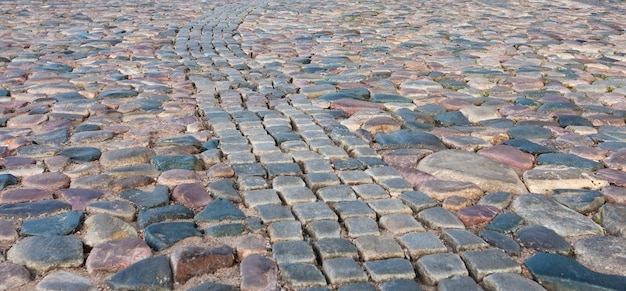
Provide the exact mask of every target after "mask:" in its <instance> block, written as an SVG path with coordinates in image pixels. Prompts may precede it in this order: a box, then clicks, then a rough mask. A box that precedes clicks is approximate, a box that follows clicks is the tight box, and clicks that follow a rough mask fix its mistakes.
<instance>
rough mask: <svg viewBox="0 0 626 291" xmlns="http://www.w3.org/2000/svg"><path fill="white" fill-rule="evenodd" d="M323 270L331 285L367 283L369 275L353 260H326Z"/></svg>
mask: <svg viewBox="0 0 626 291" xmlns="http://www.w3.org/2000/svg"><path fill="white" fill-rule="evenodd" d="M322 270H324V274H326V277H328V281H330V283H331V284H346V283H352V282H367V274H365V272H364V271H363V269H362V268H361V266H360V265H359V264H358V263H357V262H356V261H355V260H353V259H351V258H336V259H328V260H324V263H323V264H322Z"/></svg>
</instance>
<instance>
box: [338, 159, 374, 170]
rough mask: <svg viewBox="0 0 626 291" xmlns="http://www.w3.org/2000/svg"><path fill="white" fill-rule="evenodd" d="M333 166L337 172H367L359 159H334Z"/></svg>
mask: <svg viewBox="0 0 626 291" xmlns="http://www.w3.org/2000/svg"><path fill="white" fill-rule="evenodd" d="M332 163H333V166H334V168H335V170H337V171H355V170H361V171H362V170H365V168H366V167H365V165H364V164H363V163H362V162H361V161H359V160H357V159H351V158H346V159H333V160H332Z"/></svg>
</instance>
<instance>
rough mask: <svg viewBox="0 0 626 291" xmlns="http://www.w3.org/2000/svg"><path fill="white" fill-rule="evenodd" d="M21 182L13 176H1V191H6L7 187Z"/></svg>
mask: <svg viewBox="0 0 626 291" xmlns="http://www.w3.org/2000/svg"><path fill="white" fill-rule="evenodd" d="M18 182H19V181H18V180H17V178H16V177H15V176H13V175H11V174H0V191H1V190H4V188H6V186H10V185H15V184H17V183H18Z"/></svg>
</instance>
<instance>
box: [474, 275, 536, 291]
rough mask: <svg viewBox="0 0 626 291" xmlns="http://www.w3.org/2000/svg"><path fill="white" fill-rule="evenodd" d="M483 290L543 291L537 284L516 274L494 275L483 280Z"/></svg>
mask: <svg viewBox="0 0 626 291" xmlns="http://www.w3.org/2000/svg"><path fill="white" fill-rule="evenodd" d="M482 286H483V288H485V290H487V291H508V290H525V291H544V290H546V289H544V288H543V287H542V286H541V285H540V284H539V283H537V282H535V281H533V280H530V279H528V278H524V277H522V276H521V275H518V274H512V273H495V274H491V275H488V276H486V277H485V278H483V282H482Z"/></svg>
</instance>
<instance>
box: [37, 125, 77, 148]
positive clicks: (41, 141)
mask: <svg viewBox="0 0 626 291" xmlns="http://www.w3.org/2000/svg"><path fill="white" fill-rule="evenodd" d="M69 136H70V133H69V131H68V130H67V128H65V127H62V128H57V129H54V130H51V131H48V132H44V133H40V134H36V135H33V136H31V139H32V140H33V141H34V142H35V143H36V144H38V145H47V146H59V145H61V144H63V143H64V142H66V141H67V139H68V138H69Z"/></svg>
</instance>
